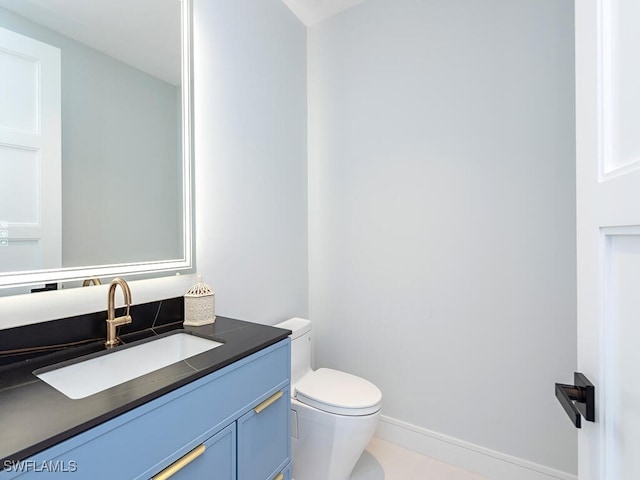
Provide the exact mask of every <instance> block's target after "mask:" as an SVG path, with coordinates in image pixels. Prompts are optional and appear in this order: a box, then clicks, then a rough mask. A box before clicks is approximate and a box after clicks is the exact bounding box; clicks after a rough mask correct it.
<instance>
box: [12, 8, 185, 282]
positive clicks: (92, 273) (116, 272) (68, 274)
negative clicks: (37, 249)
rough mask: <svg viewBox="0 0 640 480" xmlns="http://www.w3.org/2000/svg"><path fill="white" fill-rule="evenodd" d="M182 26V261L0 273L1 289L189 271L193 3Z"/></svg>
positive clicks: (182, 20)
mask: <svg viewBox="0 0 640 480" xmlns="http://www.w3.org/2000/svg"><path fill="white" fill-rule="evenodd" d="M181 4H182V5H181V17H182V18H181V23H182V35H181V37H182V48H181V50H182V125H183V128H182V149H183V152H182V154H183V162H182V188H183V195H182V212H183V227H184V228H183V232H182V235H183V237H182V240H183V245H184V257H183V258H180V259H173V260H160V261H152V262H132V263H124V264H114V265H96V266H82V267H72V268H62V269H48V270H31V271H22V272H6V273H0V288H1V289H4V288H12V287H24V286H30V285H41V284H45V283H57V282H65V281H73V280H82V279H86V278H99V277H113V276H120V275H135V274H155V273H162V272H178V271H181V270H187V269H191V268H193V266H194V262H193V236H192V232H193V228H192V203H193V199H192V186H191V185H192V178H191V165H192V162H193V158H192V156H193V154H192V152H193V142H192V128H193V99H192V88H193V87H192V72H193V62H192V59H193V57H192V44H193V41H192V38H193V35H192V21H193V14H192V11H193V9H192V0H181Z"/></svg>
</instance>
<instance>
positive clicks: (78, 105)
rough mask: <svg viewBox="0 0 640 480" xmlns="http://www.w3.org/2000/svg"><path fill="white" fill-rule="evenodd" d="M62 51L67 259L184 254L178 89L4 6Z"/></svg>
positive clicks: (23, 28) (8, 17)
mask: <svg viewBox="0 0 640 480" xmlns="http://www.w3.org/2000/svg"><path fill="white" fill-rule="evenodd" d="M0 26H2V27H5V28H8V29H10V30H13V31H15V32H17V33H20V34H22V35H26V36H29V37H31V38H34V39H36V40H40V41H42V42H45V43H48V44H50V45H53V46H55V47H58V48H60V49H61V62H62V237H63V238H62V264H63V266H64V267H74V266H82V265H100V264H111V263H125V262H140V261H150V260H159V259H170V258H180V257H181V255H182V254H181V252H182V234H181V232H182V210H181V208H182V204H181V200H180V199H181V198H182V185H181V181H180V178H181V177H180V176H179V170H178V166H179V165H180V164H181V161H182V159H181V145H180V142H181V137H180V135H179V134H178V133H179V131H180V106H181V102H180V95H181V93H180V92H181V90H180V88H179V87H176V86H174V85H171V84H168V83H166V82H164V81H162V80H159V79H157V78H154V77H152V76H150V75H148V74H146V73H143V72H141V71H140V70H137V69H135V68H134V67H131V66H129V65H126V64H124V63H122V62H120V61H118V60H115V59H114V58H112V57H109V56H107V55H104V54H102V53H100V52H98V51H97V50H94V49H91V48H88V47H86V46H84V45H83V44H81V43H78V42H76V41H74V40H72V39H70V38H68V37H65V36H63V35H61V34H59V33H57V32H54V31H52V30H49V29H47V28H44V27H42V26H40V25H38V24H36V23H33V22H31V21H29V20H27V19H25V18H23V17H20V16H18V15H15V14H13V13H11V12H9V11H7V10H5V9H3V8H0Z"/></svg>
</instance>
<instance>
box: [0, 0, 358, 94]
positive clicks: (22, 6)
mask: <svg viewBox="0 0 640 480" xmlns="http://www.w3.org/2000/svg"><path fill="white" fill-rule="evenodd" d="M282 1H283V2H284V3H285V4H286V5H287V6H288V7H289V8H290V9H291V11H292V12H293V13H294V14H295V15H296V16H297V17H298V18H299V19H300V20H301V21H302V23H304V24H305V25H307V26H308V25H313V24H315V23H318V22H320V21H321V20H324V19H326V18H328V17H331V16H332V15H335V14H337V13H339V12H342V11H343V10H346V9H348V8H351V7H353V6H354V5H357V4H359V3H362V2H363V1H364V0H282ZM0 7H4V8H6V9H7V10H10V11H12V12H14V13H17V14H18V15H21V16H23V17H26V18H29V19H30V20H32V21H34V22H36V23H39V24H41V25H43V26H45V27H47V28H49V29H51V30H54V31H57V32H59V33H62V34H63V35H66V36H68V37H70V38H73V39H74V40H76V41H78V42H80V43H84V44H85V45H88V46H90V47H92V48H94V49H96V50H99V51H101V52H103V53H106V54H107V55H110V56H112V57H114V58H117V59H118V60H120V61H122V62H125V63H127V64H129V65H133V66H134V67H136V68H138V69H139V70H142V71H143V72H147V73H149V74H151V75H153V76H155V77H158V78H161V79H162V80H164V81H166V82H169V83H171V84H174V85H180V83H181V81H180V70H181V67H180V57H181V50H180V0H135V1H131V0H108V1H97V0H0Z"/></svg>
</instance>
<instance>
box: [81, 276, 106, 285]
mask: <svg viewBox="0 0 640 480" xmlns="http://www.w3.org/2000/svg"><path fill="white" fill-rule="evenodd" d="M91 284H93V285H102V282H101V281H100V279H99V278H87V279H86V280H85V281H84V282H82V286H83V287H90V286H91Z"/></svg>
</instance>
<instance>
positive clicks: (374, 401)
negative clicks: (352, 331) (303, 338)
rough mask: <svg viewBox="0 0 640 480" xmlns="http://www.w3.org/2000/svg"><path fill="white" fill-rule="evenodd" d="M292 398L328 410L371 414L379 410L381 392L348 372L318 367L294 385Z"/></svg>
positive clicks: (338, 412) (349, 413) (343, 413)
mask: <svg viewBox="0 0 640 480" xmlns="http://www.w3.org/2000/svg"><path fill="white" fill-rule="evenodd" d="M294 398H296V400H298V401H300V402H302V403H304V404H306V405H309V406H310V407H314V408H317V409H318V410H322V411H325V412H328V413H334V414H337V415H347V416H362V415H371V414H372V413H376V412H377V411H378V410H380V403H381V401H382V392H381V391H380V389H379V388H378V387H376V386H375V385H374V384H373V383H371V382H369V381H367V380H365V379H363V378H360V377H357V376H355V375H351V374H349V373H345V372H340V371H338V370H332V369H330V368H319V369H318V370H316V371H314V372H313V371H312V372H310V373H308V374H307V375H305V376H304V377H303V378H302V379H301V380H300V381H299V382H298V383H297V384H296V385H295V395H294Z"/></svg>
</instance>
